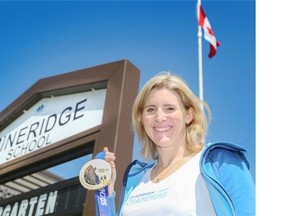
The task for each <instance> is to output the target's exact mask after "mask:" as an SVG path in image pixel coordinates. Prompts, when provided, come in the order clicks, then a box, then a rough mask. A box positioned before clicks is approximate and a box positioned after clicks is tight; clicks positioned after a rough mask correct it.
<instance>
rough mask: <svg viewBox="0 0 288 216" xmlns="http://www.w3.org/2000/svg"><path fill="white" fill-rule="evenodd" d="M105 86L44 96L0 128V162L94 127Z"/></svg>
mask: <svg viewBox="0 0 288 216" xmlns="http://www.w3.org/2000/svg"><path fill="white" fill-rule="evenodd" d="M105 95H106V90H105V89H101V90H96V91H89V92H83V93H77V94H71V95H64V96H58V97H53V98H44V99H42V100H40V101H39V102H37V103H36V104H35V105H34V106H32V107H31V108H30V109H29V110H27V112H25V113H23V114H22V115H21V116H20V117H19V118H18V119H16V120H15V121H14V122H12V123H11V124H10V125H8V126H7V127H6V128H4V129H3V130H2V131H1V132H0V164H2V163H5V162H7V161H9V160H12V159H15V158H17V157H20V156H23V155H26V154H28V153H30V152H33V151H35V150H38V149H41V148H44V147H46V146H48V145H51V144H53V143H56V142H58V141H60V140H62V139H65V138H68V137H70V136H73V135H75V134H77V133H80V132H83V131H85V130H87V129H90V128H92V127H95V126H97V125H99V124H101V122H102V116H103V110H104V103H105Z"/></svg>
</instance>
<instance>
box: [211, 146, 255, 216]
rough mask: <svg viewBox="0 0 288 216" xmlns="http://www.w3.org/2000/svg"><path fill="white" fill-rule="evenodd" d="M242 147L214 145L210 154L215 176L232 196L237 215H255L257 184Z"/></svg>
mask: <svg viewBox="0 0 288 216" xmlns="http://www.w3.org/2000/svg"><path fill="white" fill-rule="evenodd" d="M244 151H245V150H244V149H241V148H223V147H221V146H220V147H216V146H215V147H214V149H213V150H211V152H210V154H209V155H208V157H209V160H210V161H211V162H212V169H213V170H214V174H215V178H216V179H218V180H219V183H220V185H221V186H222V187H223V189H224V191H226V193H227V194H228V197H230V199H231V201H232V204H233V206H234V209H235V212H236V215H237V216H254V215H255V184H254V181H253V178H252V176H251V173H250V171H249V163H248V161H247V159H246V157H245V155H244Z"/></svg>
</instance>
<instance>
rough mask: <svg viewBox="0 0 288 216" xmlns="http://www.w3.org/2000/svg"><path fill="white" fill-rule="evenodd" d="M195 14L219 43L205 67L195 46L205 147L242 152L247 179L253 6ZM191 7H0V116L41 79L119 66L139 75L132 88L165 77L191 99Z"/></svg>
mask: <svg viewBox="0 0 288 216" xmlns="http://www.w3.org/2000/svg"><path fill="white" fill-rule="evenodd" d="M202 6H203V8H204V11H205V12H206V15H207V16H208V18H209V20H210V23H211V25H212V28H213V31H214V33H215V35H216V37H217V39H218V40H219V41H220V43H221V46H220V47H219V48H218V51H217V54H216V56H215V57H214V58H212V59H209V58H208V57H207V55H208V52H209V44H208V42H207V41H205V40H204V39H203V41H202V44H203V49H202V52H203V73H204V100H205V101H206V102H207V103H208V104H209V105H210V107H211V110H212V122H211V125H210V128H209V135H208V137H207V142H214V141H228V142H233V143H235V144H239V145H241V146H243V147H244V148H246V149H247V158H248V160H249V162H250V165H251V173H252V176H253V178H254V179H255V167H256V165H255V142H256V139H255V133H256V131H255V60H256V59H255V1H232V0H230V1H216V0H215V1H212V0H211V1H202ZM195 7H196V4H195V1H83V2H81V1H59V2H57V1H30V2H28V1H1V2H0V26H1V29H0V47H1V49H0V59H1V60H0V61H1V64H0V73H1V81H0V92H1V95H0V101H1V103H0V110H1V111H2V110H3V109H5V107H7V106H8V105H9V104H10V103H11V102H13V101H14V100H15V99H16V98H17V97H18V96H20V95H21V94H22V93H23V92H24V91H26V90H27V89H28V88H29V87H30V86H31V85H33V84H34V83H35V82H36V81H37V80H39V79H41V78H44V77H49V76H53V75H57V74H61V73H66V72H71V71H75V70H78V69H83V68H87V67H91V66H96V65H100V64H105V63H109V62H113V61H118V60H121V59H129V60H130V61H131V62H132V63H133V64H135V65H136V66H137V67H138V68H139V69H140V70H141V76H140V87H142V85H143V84H144V82H145V81H147V80H148V79H149V78H150V77H151V76H153V75H154V74H156V73H158V72H160V71H163V70H169V71H172V72H174V73H176V74H178V75H180V76H182V77H183V78H184V79H185V80H186V81H187V82H188V84H189V86H190V87H191V88H192V90H193V91H194V92H195V93H196V94H197V95H198V93H199V91H198V45H197V30H198V28H197V20H196V13H195V12H196V9H195ZM136 140H137V139H135V141H136ZM135 143H136V144H135V146H136V148H135V152H134V155H133V157H134V158H138V157H139V154H138V151H139V148H138V145H137V142H135Z"/></svg>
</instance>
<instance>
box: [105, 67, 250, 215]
mask: <svg viewBox="0 0 288 216" xmlns="http://www.w3.org/2000/svg"><path fill="white" fill-rule="evenodd" d="M204 108H206V110H207V112H208V114H209V116H210V110H209V107H208V105H207V104H205V103H204V102H202V101H201V100H200V99H199V98H198V97H196V96H195V95H194V94H193V92H192V91H191V90H190V88H189V87H188V85H187V84H186V83H185V81H184V80H182V79H181V78H180V77H178V76H176V75H173V74H171V73H169V72H165V73H160V74H158V75H156V76H154V77H153V78H152V79H150V80H149V81H148V82H147V83H146V84H145V85H144V87H143V89H142V90H141V91H140V93H139V94H138V96H137V98H136V100H135V103H134V105H133V109H132V125H133V128H134V131H135V132H136V133H137V134H138V137H139V140H140V142H141V143H142V144H143V146H142V147H143V148H142V154H143V156H144V157H146V158H147V159H153V160H155V163H153V164H149V165H148V164H146V163H142V162H140V161H134V162H133V163H131V164H130V165H129V166H128V168H127V170H126V173H125V176H124V180H123V182H124V183H123V190H122V194H121V198H120V210H119V213H118V215H121V216H130V215H133V216H136V215H143V216H147V215H151V216H152V215H153V216H154V215H157V216H159V215H165V216H167V215H181V216H184V215H197V216H199V215H200V216H210V215H211V216H213V215H219V216H224V215H237V216H241V215H243V216H249V215H255V185H254V182H253V179H252V177H251V174H250V172H249V164H248V162H247V160H246V158H245V155H244V153H245V150H244V149H242V148H241V147H239V146H236V145H234V144H231V143H225V142H217V143H211V144H207V145H205V144H204V141H205V135H206V132H207V119H206V115H205V112H204ZM104 151H106V160H107V161H109V162H110V163H111V166H112V167H113V179H112V180H111V183H110V185H109V194H110V196H109V200H110V202H111V204H112V205H113V206H114V204H113V199H114V197H115V192H113V191H114V183H115V181H116V169H115V164H114V161H115V155H114V154H113V153H112V152H109V151H108V150H107V149H105V150H104ZM112 215H116V213H115V209H113V213H112Z"/></svg>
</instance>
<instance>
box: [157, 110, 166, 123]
mask: <svg viewBox="0 0 288 216" xmlns="http://www.w3.org/2000/svg"><path fill="white" fill-rule="evenodd" d="M165 120H166V116H165V113H163V112H162V111H160V110H158V111H157V113H156V114H155V121H156V122H162V121H165Z"/></svg>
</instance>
